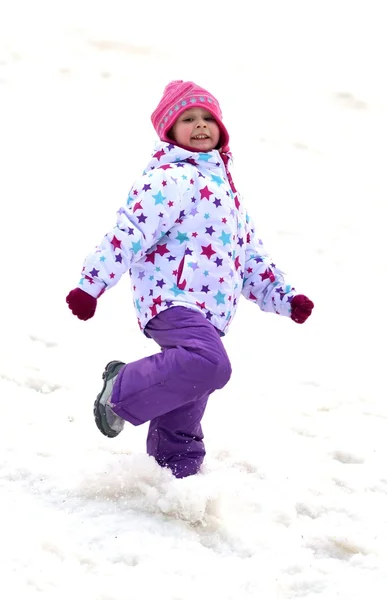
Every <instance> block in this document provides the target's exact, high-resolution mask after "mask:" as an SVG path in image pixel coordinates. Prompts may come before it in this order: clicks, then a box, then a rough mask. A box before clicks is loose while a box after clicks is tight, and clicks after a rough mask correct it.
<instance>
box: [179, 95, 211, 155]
mask: <svg viewBox="0 0 387 600" xmlns="http://www.w3.org/2000/svg"><path fill="white" fill-rule="evenodd" d="M169 136H170V137H171V139H173V140H174V141H175V142H176V144H177V145H178V146H183V147H184V148H189V149H192V150H196V151H197V152H210V151H211V150H213V149H214V148H216V147H217V145H218V143H219V138H220V131H219V127H218V124H217V122H216V120H215V118H214V117H213V116H212V115H211V113H209V112H208V111H207V110H205V109H204V108H201V107H200V106H194V107H193V108H189V109H188V110H186V111H185V112H183V113H182V114H181V115H180V116H179V118H178V119H177V121H176V123H175V124H174V126H173V127H172V129H171V131H170V133H169Z"/></svg>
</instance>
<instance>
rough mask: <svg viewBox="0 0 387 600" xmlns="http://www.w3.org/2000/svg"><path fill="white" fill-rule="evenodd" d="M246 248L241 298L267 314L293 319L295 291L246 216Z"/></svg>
mask: <svg viewBox="0 0 387 600" xmlns="http://www.w3.org/2000/svg"><path fill="white" fill-rule="evenodd" d="M246 230H247V246H246V256H245V269H244V278H243V287H242V294H243V295H244V296H245V298H247V299H248V300H251V301H252V302H255V303H256V304H258V306H259V307H260V309H261V310H263V311H265V312H272V313H277V314H279V315H284V316H290V311H291V305H290V303H291V300H292V299H293V297H294V295H295V294H296V291H295V289H294V287H292V286H291V285H290V284H288V283H287V282H286V281H285V274H284V272H283V271H281V270H280V269H278V268H277V267H276V265H275V264H274V263H273V261H272V259H271V258H270V256H269V254H268V252H267V250H266V249H265V247H264V245H263V242H262V240H261V239H259V238H258V237H257V236H256V233H255V229H254V224H253V222H252V221H251V219H250V218H249V216H248V215H246Z"/></svg>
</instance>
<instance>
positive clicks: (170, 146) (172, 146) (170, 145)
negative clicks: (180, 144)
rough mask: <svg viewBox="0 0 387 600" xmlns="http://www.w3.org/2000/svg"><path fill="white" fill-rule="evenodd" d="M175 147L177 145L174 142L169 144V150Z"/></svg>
mask: <svg viewBox="0 0 387 600" xmlns="http://www.w3.org/2000/svg"><path fill="white" fill-rule="evenodd" d="M174 147H175V146H174V145H173V144H168V146H167V148H168V150H173V149H174Z"/></svg>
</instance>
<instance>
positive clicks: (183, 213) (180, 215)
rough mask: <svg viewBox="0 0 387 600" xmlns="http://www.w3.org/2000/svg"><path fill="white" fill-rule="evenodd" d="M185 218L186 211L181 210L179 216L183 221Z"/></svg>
mask: <svg viewBox="0 0 387 600" xmlns="http://www.w3.org/2000/svg"><path fill="white" fill-rule="evenodd" d="M183 217H185V211H184V210H181V211H180V214H179V219H182V218H183Z"/></svg>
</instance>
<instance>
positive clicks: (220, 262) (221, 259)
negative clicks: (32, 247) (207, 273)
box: [214, 257, 223, 267]
mask: <svg viewBox="0 0 387 600" xmlns="http://www.w3.org/2000/svg"><path fill="white" fill-rule="evenodd" d="M214 262H215V263H216V266H217V267H220V266H221V265H222V264H223V258H219V257H216V259H215V261H214Z"/></svg>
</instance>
